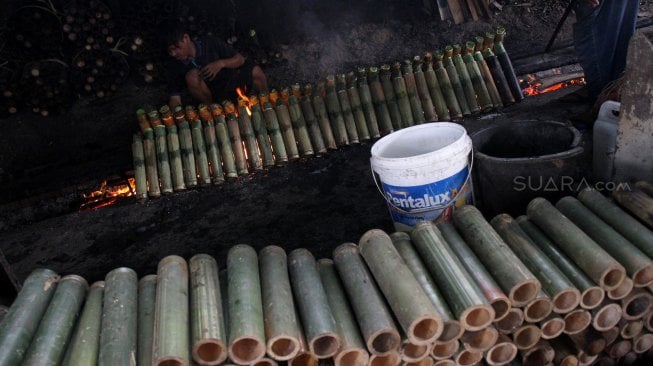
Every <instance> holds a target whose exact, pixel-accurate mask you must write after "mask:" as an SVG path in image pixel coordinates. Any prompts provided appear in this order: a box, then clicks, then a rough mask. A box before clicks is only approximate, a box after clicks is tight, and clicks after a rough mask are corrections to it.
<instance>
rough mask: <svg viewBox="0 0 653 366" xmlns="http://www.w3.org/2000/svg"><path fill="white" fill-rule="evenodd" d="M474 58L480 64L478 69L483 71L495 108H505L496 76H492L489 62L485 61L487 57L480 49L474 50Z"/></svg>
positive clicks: (482, 74) (482, 75) (484, 80)
mask: <svg viewBox="0 0 653 366" xmlns="http://www.w3.org/2000/svg"><path fill="white" fill-rule="evenodd" d="M474 60H475V61H476V64H477V65H478V69H479V71H480V73H481V77H482V78H483V82H484V83H485V87H486V88H487V91H488V93H489V95H490V100H491V101H492V105H493V106H494V108H495V109H501V108H503V102H502V101H501V95H500V94H499V89H497V85H496V83H495V81H494V77H493V76H492V72H490V67H489V66H488V65H487V62H485V58H483V54H482V53H481V52H480V51H476V52H474Z"/></svg>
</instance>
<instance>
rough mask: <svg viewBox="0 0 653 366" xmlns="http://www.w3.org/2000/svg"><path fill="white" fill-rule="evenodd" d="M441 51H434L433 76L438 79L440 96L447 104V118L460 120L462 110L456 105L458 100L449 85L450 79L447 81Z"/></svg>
mask: <svg viewBox="0 0 653 366" xmlns="http://www.w3.org/2000/svg"><path fill="white" fill-rule="evenodd" d="M443 56H444V55H443V54H442V51H436V52H435V55H434V58H435V61H434V64H433V69H435V76H436V77H437V79H438V83H439V84H440V89H441V91H442V96H443V97H444V100H445V102H446V103H447V108H448V109H449V116H450V117H451V118H452V119H460V118H462V117H463V113H462V110H461V108H460V104H459V103H458V99H457V98H456V93H455V92H454V90H453V86H452V84H451V79H449V74H448V73H447V70H446V69H445V68H444V64H443V61H442V58H443Z"/></svg>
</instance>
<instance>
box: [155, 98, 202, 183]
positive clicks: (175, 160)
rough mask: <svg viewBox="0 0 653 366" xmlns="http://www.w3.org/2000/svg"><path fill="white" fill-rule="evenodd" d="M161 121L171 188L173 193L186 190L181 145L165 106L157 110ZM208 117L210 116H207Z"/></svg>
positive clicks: (170, 115)
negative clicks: (163, 126)
mask: <svg viewBox="0 0 653 366" xmlns="http://www.w3.org/2000/svg"><path fill="white" fill-rule="evenodd" d="M159 113H161V120H162V121H163V124H164V125H165V126H166V132H167V134H166V139H167V145H168V159H169V161H170V175H171V177H172V188H173V189H174V190H175V191H182V190H184V189H186V183H185V182H184V167H183V163H182V162H181V147H180V146H181V145H180V143H179V132H178V129H177V125H176V124H175V119H174V117H173V116H172V111H171V110H170V108H169V107H168V106H167V105H165V106H163V107H161V108H159ZM209 117H210V114H209Z"/></svg>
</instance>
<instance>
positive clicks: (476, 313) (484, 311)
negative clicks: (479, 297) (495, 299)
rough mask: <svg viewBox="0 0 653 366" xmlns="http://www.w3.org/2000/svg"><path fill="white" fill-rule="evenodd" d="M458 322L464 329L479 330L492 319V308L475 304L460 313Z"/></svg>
mask: <svg viewBox="0 0 653 366" xmlns="http://www.w3.org/2000/svg"><path fill="white" fill-rule="evenodd" d="M459 320H460V323H461V324H462V326H463V328H465V329H466V330H481V329H483V328H485V327H487V326H488V325H490V323H492V321H493V320H494V309H492V307H490V306H487V305H476V306H472V307H471V308H468V309H466V310H465V311H463V313H462V314H461V315H460V319H459Z"/></svg>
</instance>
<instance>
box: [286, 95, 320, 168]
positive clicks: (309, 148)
mask: <svg viewBox="0 0 653 366" xmlns="http://www.w3.org/2000/svg"><path fill="white" fill-rule="evenodd" d="M288 102H289V105H288V110H289V112H290V120H291V121H292V125H293V129H294V133H295V137H296V138H297V145H298V146H299V153H300V154H301V156H302V157H304V158H306V157H310V156H313V155H315V151H314V150H313V144H311V137H310V136H309V135H308V128H307V127H306V120H305V119H304V115H303V114H302V109H301V107H300V105H299V102H298V100H297V98H296V97H295V96H294V95H291V96H290V97H289V99H288Z"/></svg>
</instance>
